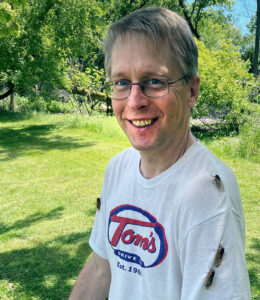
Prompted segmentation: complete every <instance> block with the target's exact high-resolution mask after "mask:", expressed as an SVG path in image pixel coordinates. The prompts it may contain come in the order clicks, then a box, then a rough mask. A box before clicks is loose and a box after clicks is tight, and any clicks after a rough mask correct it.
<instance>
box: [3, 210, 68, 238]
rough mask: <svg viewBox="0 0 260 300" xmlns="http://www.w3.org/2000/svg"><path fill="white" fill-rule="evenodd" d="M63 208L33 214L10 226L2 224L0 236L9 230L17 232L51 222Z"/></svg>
mask: <svg viewBox="0 0 260 300" xmlns="http://www.w3.org/2000/svg"><path fill="white" fill-rule="evenodd" d="M63 210H64V208H63V207H57V208H55V209H53V210H51V211H49V212H48V213H40V212H37V213H35V214H32V215H29V216H28V217H26V218H25V219H23V220H18V221H16V222H14V223H13V224H12V225H11V226H8V225H5V224H4V223H0V235H1V234H5V233H7V232H8V231H10V230H19V229H22V228H25V227H28V226H30V225H32V224H33V223H36V222H40V221H44V220H52V219H54V218H55V219H56V218H58V217H59V216H61V213H62V211H63Z"/></svg>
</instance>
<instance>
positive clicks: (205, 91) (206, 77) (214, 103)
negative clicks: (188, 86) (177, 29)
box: [193, 40, 255, 130]
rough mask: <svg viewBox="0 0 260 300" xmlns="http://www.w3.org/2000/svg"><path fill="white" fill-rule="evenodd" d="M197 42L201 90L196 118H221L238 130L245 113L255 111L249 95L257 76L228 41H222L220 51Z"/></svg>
mask: <svg viewBox="0 0 260 300" xmlns="http://www.w3.org/2000/svg"><path fill="white" fill-rule="evenodd" d="M197 45H198V49H199V74H200V77H201V91H200V97H199V100H198V103H197V105H196V106H195V109H194V111H193V117H194V118H203V117H212V118H218V119H220V121H221V124H220V125H221V126H224V127H227V128H229V129H230V130H234V129H235V130H238V127H239V125H240V124H242V123H243V116H244V115H246V114H248V113H250V111H251V110H252V107H251V103H250V100H249V95H250V94H251V91H252V87H253V86H254V85H255V82H254V79H253V76H252V75H250V74H249V73H248V66H247V64H246V63H245V62H244V61H243V60H242V59H241V58H240V55H239V51H238V50H237V49H236V48H235V47H234V46H233V44H232V43H231V42H229V41H228V40H225V41H224V40H222V41H220V42H219V46H218V47H219V48H218V49H217V50H215V49H207V48H206V47H205V45H204V44H203V42H200V41H198V42H197Z"/></svg>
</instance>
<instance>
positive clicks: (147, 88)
mask: <svg viewBox="0 0 260 300" xmlns="http://www.w3.org/2000/svg"><path fill="white" fill-rule="evenodd" d="M141 86H142V89H143V93H144V94H145V95H146V96H148V97H163V96H165V95H167V94H168V80H167V79H166V78H145V79H143V80H142V83H141Z"/></svg>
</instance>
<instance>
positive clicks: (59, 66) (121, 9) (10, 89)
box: [0, 0, 260, 132]
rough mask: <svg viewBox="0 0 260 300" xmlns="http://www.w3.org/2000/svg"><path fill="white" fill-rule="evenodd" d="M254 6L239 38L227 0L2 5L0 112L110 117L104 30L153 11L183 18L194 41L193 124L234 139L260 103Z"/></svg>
mask: <svg viewBox="0 0 260 300" xmlns="http://www.w3.org/2000/svg"><path fill="white" fill-rule="evenodd" d="M257 3H258V8H257V9H258V13H256V14H255V15H253V16H252V19H251V22H250V24H248V33H247V34H245V35H242V34H241V33H240V31H239V30H238V29H237V28H236V27H235V25H234V20H233V18H232V14H231V13H232V10H231V8H232V1H230V0H217V1H216V0H202V1H197V0H195V1H184V0H156V1H155V0H136V1H132V0H127V1H122V0H44V1H42V0H5V1H1V3H0V110H2V111H7V110H8V111H20V112H25V111H34V110H36V111H49V112H53V113H58V112H59V113H67V112H75V111H80V112H84V113H87V114H89V115H91V114H92V113H93V110H99V111H102V110H103V111H104V110H106V111H107V113H110V112H111V109H110V100H109V99H108V98H107V96H106V93H105V91H104V80H105V79H104V77H105V76H104V70H103V54H102V51H101V42H102V39H103V37H104V34H105V31H106V28H107V26H108V25H109V24H110V23H111V22H113V21H115V20H118V19H119V18H120V17H122V16H124V15H126V14H128V13H129V12H131V11H133V10H135V9H138V8H141V7H145V6H154V5H156V6H163V7H168V8H170V9H173V10H175V11H177V12H178V13H179V14H181V15H183V17H184V18H185V19H186V20H187V22H188V24H189V26H190V28H191V31H192V33H193V34H194V37H195V38H196V39H197V41H198V47H199V53H200V61H199V71H200V75H201V78H202V85H201V96H200V101H199V104H198V106H197V107H196V109H195V110H194V115H193V116H194V118H202V119H204V121H205V117H207V119H206V122H207V121H208V118H210V119H211V118H214V119H215V120H221V122H215V126H216V125H217V126H218V127H221V128H222V129H225V130H227V131H234V130H235V131H237V132H238V131H239V126H240V125H241V124H243V123H244V121H245V118H247V116H248V115H251V114H252V113H253V112H254V111H255V108H256V106H255V105H252V104H255V103H257V104H259V101H260V99H259V97H260V96H259V94H260V93H259V91H260V87H259V80H257V77H258V73H259V64H258V62H259V57H258V52H259V47H258V46H259V28H260V19H259V0H258V1H257ZM228 10H229V11H230V13H228ZM257 16H258V17H257ZM257 47H258V50H257ZM255 60H257V62H256V66H257V67H255V66H254V65H255ZM254 69H255V70H254ZM253 70H254V76H253V73H252V71H253ZM15 95H16V97H15ZM7 97H8V98H7ZM9 98H10V99H9ZM1 100H2V101H1ZM207 125H208V126H211V122H207Z"/></svg>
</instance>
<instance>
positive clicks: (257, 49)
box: [253, 0, 260, 78]
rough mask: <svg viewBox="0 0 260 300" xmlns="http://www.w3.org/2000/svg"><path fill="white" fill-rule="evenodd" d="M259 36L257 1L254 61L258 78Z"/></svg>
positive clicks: (259, 24)
mask: <svg viewBox="0 0 260 300" xmlns="http://www.w3.org/2000/svg"><path fill="white" fill-rule="evenodd" d="M259 36H260V0H257V10H256V31H255V51H254V59H253V73H254V75H255V77H256V78H257V77H258V57H259Z"/></svg>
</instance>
